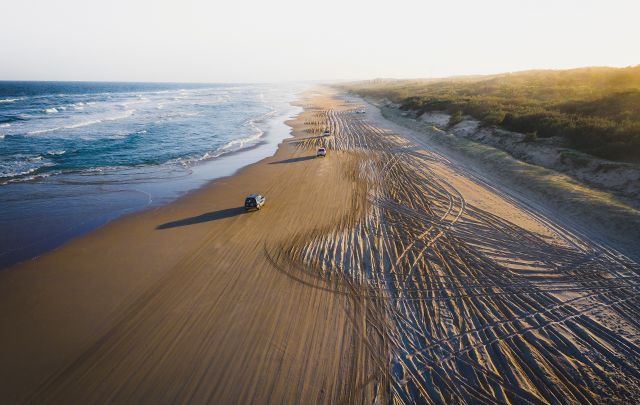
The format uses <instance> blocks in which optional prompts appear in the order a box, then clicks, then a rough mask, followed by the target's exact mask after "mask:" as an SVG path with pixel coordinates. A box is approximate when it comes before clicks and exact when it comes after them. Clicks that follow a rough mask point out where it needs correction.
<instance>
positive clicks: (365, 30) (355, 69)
mask: <svg viewBox="0 0 640 405" xmlns="http://www.w3.org/2000/svg"><path fill="white" fill-rule="evenodd" d="M0 10H1V12H0V80H78V81H150V82H158V81H159V82H202V83H204V82H208V83H248V82H249V83H256V82H285V81H303V82H304V81H320V80H325V81H340V80H367V79H374V78H381V77H382V78H428V77H434V78H435V77H447V76H453V75H475V74H494V73H503V72H515V71H521V70H529V69H570V68H577V67H585V66H613V67H625V66H635V65H638V64H640V24H638V22H637V18H638V16H639V15H640V0H610V1H607V2H604V1H602V0H599V1H593V0H580V1H577V0H537V1H530V0H525V1H522V0H520V1H517V0H510V1H503V0H484V1H478V0H458V1H445V0H439V1H432V0H421V1H415V0H414V1H407V0H393V1H385V2H382V1H352V0H323V1H315V2H310V1H300V0H296V1H293V0H269V1H265V0H260V1H257V0H245V1H232V0H227V1H218V0H215V1H208V0H180V1H175V0H153V1H151V0H109V1H106V0H57V1H51V0H46V1H43V0H18V1H14V0H0Z"/></svg>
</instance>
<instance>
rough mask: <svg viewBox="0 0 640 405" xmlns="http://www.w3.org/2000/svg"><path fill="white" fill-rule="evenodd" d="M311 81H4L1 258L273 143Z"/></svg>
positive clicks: (41, 248)
mask: <svg viewBox="0 0 640 405" xmlns="http://www.w3.org/2000/svg"><path fill="white" fill-rule="evenodd" d="M304 88H305V86H303V85H268V84H259V85H229V84H193V83H189V84H185V83H89V82H0V229H2V231H1V234H0V268H2V267H7V266H9V265H12V264H15V263H18V262H20V261H23V260H26V259H29V258H31V257H34V256H37V255H39V254H41V253H44V252H46V251H48V250H50V249H52V248H55V247H57V246H59V245H61V244H62V243H64V242H65V241H66V240H68V239H70V238H72V237H75V236H78V235H80V234H82V233H84V232H86V231H88V230H91V229H94V228H96V227H98V226H100V225H102V224H104V223H106V222H108V221H109V220H111V219H112V218H115V217H117V216H118V215H122V214H123V213H128V212H132V211H135V210H139V209H142V208H145V207H148V206H150V205H157V204H162V203H165V202H167V201H170V200H172V199H174V198H176V197H178V196H179V195H181V194H183V193H184V192H187V191H189V190H190V189H193V188H196V187H199V186H201V185H202V184H203V183H204V182H206V181H207V180H211V179H213V178H216V177H219V176H222V175H228V174H231V173H233V171H234V170H236V169H237V168H239V167H241V166H242V165H246V164H249V163H252V162H254V161H257V160H259V158H262V157H265V156H267V155H269V154H272V153H273V152H274V150H275V149H274V148H273V145H275V144H277V142H278V141H281V140H282V138H283V137H284V136H286V135H287V129H286V128H284V126H283V124H282V122H283V121H284V120H285V119H287V118H288V117H290V116H292V115H293V114H295V113H296V112H297V109H295V108H294V107H292V106H291V105H290V104H289V102H290V101H293V100H294V99H295V98H296V97H295V95H296V94H297V93H299V92H301V91H302V90H304ZM269 134H272V135H273V134H276V135H275V138H273V137H271V138H270V137H269V136H268V135H269ZM267 145H271V147H267Z"/></svg>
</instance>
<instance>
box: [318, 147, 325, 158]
mask: <svg viewBox="0 0 640 405" xmlns="http://www.w3.org/2000/svg"><path fill="white" fill-rule="evenodd" d="M326 153H327V152H326V151H325V150H324V148H319V149H318V153H317V154H316V157H320V156H322V157H325V156H326Z"/></svg>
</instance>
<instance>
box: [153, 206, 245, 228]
mask: <svg viewBox="0 0 640 405" xmlns="http://www.w3.org/2000/svg"><path fill="white" fill-rule="evenodd" d="M244 212H245V209H244V207H236V208H227V209H226V210H220V211H214V212H207V213H206V214H202V215H198V216H197V217H191V218H185V219H181V220H179V221H173V222H167V223H166V224H162V225H159V226H158V227H157V228H156V229H170V228H177V227H179V226H187V225H195V224H201V223H203V222H211V221H217V220H218V219H225V218H231V217H235V216H236V215H240V214H242V213H244Z"/></svg>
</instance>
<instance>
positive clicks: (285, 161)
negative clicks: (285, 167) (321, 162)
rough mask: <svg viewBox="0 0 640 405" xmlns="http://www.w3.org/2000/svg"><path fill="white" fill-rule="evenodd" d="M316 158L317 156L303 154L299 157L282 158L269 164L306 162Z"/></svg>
mask: <svg viewBox="0 0 640 405" xmlns="http://www.w3.org/2000/svg"><path fill="white" fill-rule="evenodd" d="M315 158H316V156H301V157H297V158H291V159H286V160H281V161H279V162H271V163H269V164H270V165H279V164H283V163H296V162H304V161H305V160H311V159H315Z"/></svg>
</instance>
